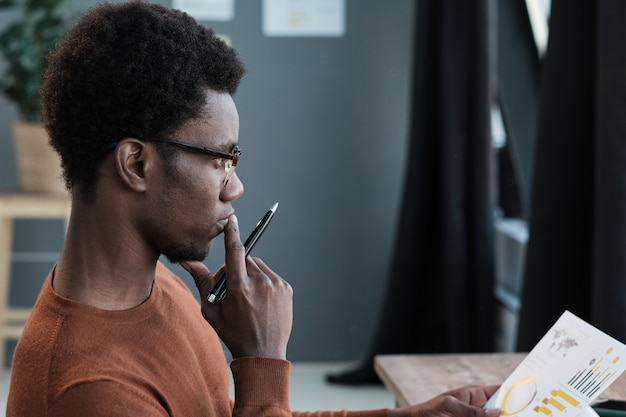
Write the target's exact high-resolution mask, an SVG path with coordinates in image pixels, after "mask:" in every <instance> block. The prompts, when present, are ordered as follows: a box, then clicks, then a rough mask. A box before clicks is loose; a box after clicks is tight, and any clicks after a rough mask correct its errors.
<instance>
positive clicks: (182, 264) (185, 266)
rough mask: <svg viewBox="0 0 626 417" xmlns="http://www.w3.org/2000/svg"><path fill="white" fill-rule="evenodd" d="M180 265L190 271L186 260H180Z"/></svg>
mask: <svg viewBox="0 0 626 417" xmlns="http://www.w3.org/2000/svg"><path fill="white" fill-rule="evenodd" d="M180 266H182V267H183V269H184V270H185V271H187V272H191V267H190V266H189V264H187V262H184V261H183V262H181V263H180Z"/></svg>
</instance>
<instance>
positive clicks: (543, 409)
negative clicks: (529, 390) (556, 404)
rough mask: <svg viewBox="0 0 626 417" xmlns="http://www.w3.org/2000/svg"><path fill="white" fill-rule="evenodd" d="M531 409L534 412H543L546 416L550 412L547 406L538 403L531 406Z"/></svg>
mask: <svg viewBox="0 0 626 417" xmlns="http://www.w3.org/2000/svg"><path fill="white" fill-rule="evenodd" d="M533 411H534V412H535V413H543V414H545V415H547V416H549V415H550V414H552V411H550V409H549V408H548V407H544V406H543V405H538V406H537V407H535V408H533Z"/></svg>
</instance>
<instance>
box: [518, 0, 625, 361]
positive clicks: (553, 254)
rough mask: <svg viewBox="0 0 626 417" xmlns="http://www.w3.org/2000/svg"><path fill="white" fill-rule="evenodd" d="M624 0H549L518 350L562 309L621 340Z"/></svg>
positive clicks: (527, 346)
mask: <svg viewBox="0 0 626 417" xmlns="http://www.w3.org/2000/svg"><path fill="white" fill-rule="evenodd" d="M624 16H626V2H624V1H621V0H609V1H606V0H598V1H587V0H553V1H552V11H551V17H550V38H549V42H548V49H547V53H546V57H545V62H544V67H543V70H542V77H543V79H542V89H541V106H540V115H539V124H538V132H537V145H536V148H535V152H536V153H535V166H534V174H533V182H532V193H531V208H530V235H529V242H528V248H527V257H526V266H525V273H524V287H523V295H522V309H521V313H520V324H519V333H518V346H517V347H518V350H520V351H528V350H529V349H531V348H532V347H533V346H534V345H535V343H537V342H538V341H539V339H540V338H541V336H542V335H543V334H544V333H545V332H546V331H547V330H548V329H549V328H550V326H551V325H552V324H553V323H554V321H555V320H556V319H557V318H558V317H559V316H560V314H561V313H562V312H563V310H565V309H568V310H570V311H572V312H573V313H574V314H576V315H578V316H580V317H581V318H583V319H586V320H587V321H590V322H591V323H592V324H595V325H596V326H597V327H599V328H601V329H602V330H604V331H606V332H608V333H609V334H611V335H612V336H613V337H615V338H617V339H619V340H621V341H626V320H625V319H624V318H625V317H626V25H625V24H624Z"/></svg>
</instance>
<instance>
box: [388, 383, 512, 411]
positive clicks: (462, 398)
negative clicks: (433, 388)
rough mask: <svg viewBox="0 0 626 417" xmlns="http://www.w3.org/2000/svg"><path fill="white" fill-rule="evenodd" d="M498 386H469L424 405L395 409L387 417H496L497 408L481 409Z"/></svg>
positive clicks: (446, 393) (444, 394)
mask: <svg viewBox="0 0 626 417" xmlns="http://www.w3.org/2000/svg"><path fill="white" fill-rule="evenodd" d="M497 389H498V385H487V386H482V385H470V386H467V387H463V388H459V389H455V390H452V391H448V392H444V393H443V394H440V395H438V396H436V397H435V398H433V399H431V400H428V401H426V402H425V403H422V404H418V405H414V406H411V407H404V408H395V409H392V410H390V411H389V417H498V416H499V415H500V410H499V409H497V408H490V409H483V408H482V406H483V405H484V404H485V403H486V402H487V400H488V399H489V397H491V396H492V395H493V394H494V393H495V392H496V390H497Z"/></svg>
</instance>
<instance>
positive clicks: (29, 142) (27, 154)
mask: <svg viewBox="0 0 626 417" xmlns="http://www.w3.org/2000/svg"><path fill="white" fill-rule="evenodd" d="M13 140H14V145H15V154H16V157H17V168H18V173H19V178H20V187H21V190H22V191H24V192H33V193H47V194H62V195H67V190H66V189H65V186H64V183H63V174H62V171H61V161H60V159H59V156H58V155H57V153H56V152H55V151H54V150H53V149H52V147H51V146H50V144H49V143H48V133H47V132H46V130H45V129H44V128H43V126H41V125H40V124H36V123H25V122H16V123H14V124H13Z"/></svg>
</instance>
